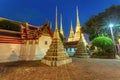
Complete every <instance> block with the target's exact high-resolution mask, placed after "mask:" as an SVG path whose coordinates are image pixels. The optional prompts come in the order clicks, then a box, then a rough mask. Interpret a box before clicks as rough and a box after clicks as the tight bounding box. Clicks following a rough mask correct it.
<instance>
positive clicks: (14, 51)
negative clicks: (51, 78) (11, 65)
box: [0, 35, 52, 62]
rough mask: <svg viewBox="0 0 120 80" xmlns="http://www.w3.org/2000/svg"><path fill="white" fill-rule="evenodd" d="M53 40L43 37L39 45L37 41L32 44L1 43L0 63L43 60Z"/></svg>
mask: <svg viewBox="0 0 120 80" xmlns="http://www.w3.org/2000/svg"><path fill="white" fill-rule="evenodd" d="M51 41H52V38H51V37H49V36H44V35H42V36H41V37H40V38H39V43H38V44H36V43H35V40H33V43H32V44H30V43H29V41H27V42H26V44H10V43H9V44H7V43H0V62H13V61H19V60H27V61H28V60H41V59H42V58H43V57H44V56H45V55H46V52H47V50H48V49H49V46H50V44H51Z"/></svg>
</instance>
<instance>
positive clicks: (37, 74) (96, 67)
mask: <svg viewBox="0 0 120 80" xmlns="http://www.w3.org/2000/svg"><path fill="white" fill-rule="evenodd" d="M0 80H120V60H115V59H80V58H73V62H72V63H70V64H66V65H63V66H59V67H49V66H46V65H44V64H42V63H40V61H30V62H15V63H3V64H0Z"/></svg>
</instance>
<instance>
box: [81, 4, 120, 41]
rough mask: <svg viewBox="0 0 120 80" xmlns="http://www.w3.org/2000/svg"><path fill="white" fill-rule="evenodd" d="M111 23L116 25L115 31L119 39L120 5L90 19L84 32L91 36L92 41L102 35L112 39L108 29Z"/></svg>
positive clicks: (85, 25)
mask: <svg viewBox="0 0 120 80" xmlns="http://www.w3.org/2000/svg"><path fill="white" fill-rule="evenodd" d="M110 23H113V24H114V27H113V31H114V34H115V39H117V37H118V32H119V31H120V5H119V6H114V5H113V6H111V7H110V8H108V9H106V10H105V12H101V13H99V14H98V15H94V16H92V17H90V19H89V20H88V21H87V22H86V23H85V24H84V27H83V28H82V30H83V32H85V33H87V34H88V35H89V39H90V40H91V41H92V40H93V39H94V38H95V37H98V36H101V35H104V36H108V37H111V34H110V29H109V27H108V26H109V24H110Z"/></svg>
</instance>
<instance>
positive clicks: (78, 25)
mask: <svg viewBox="0 0 120 80" xmlns="http://www.w3.org/2000/svg"><path fill="white" fill-rule="evenodd" d="M73 33H74V31H73V29H72V30H71V29H70V34H69V38H68V42H71V41H79V39H80V33H81V34H82V38H83V42H84V43H85V45H87V44H88V43H87V41H86V40H85V37H84V34H83V33H82V31H81V25H80V20H79V15H78V7H76V29H75V35H74V36H73ZM71 34H72V36H70V35H71ZM73 38H74V39H73Z"/></svg>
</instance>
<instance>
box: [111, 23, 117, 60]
mask: <svg viewBox="0 0 120 80" xmlns="http://www.w3.org/2000/svg"><path fill="white" fill-rule="evenodd" d="M113 26H114V25H113V24H109V27H110V32H111V37H112V40H113V43H114V51H115V53H114V58H115V54H116V46H115V38H114V35H113V29H112V28H113Z"/></svg>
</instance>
